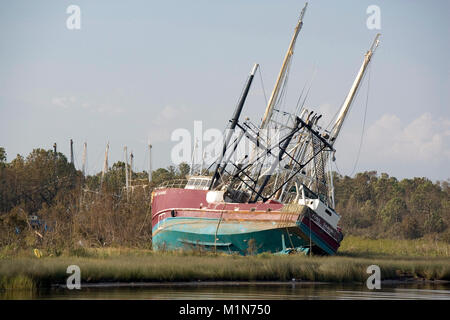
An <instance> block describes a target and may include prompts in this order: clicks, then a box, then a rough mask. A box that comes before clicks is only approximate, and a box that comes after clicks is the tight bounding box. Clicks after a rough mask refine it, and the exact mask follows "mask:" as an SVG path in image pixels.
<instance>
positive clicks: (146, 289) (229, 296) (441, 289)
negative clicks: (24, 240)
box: [0, 282, 450, 300]
mask: <svg viewBox="0 0 450 320" xmlns="http://www.w3.org/2000/svg"><path fill="white" fill-rule="evenodd" d="M0 299H133V300H177V299H201V300H206V299H221V300H241V299H243V300H245V299H251V300H255V299H263V300H265V299H270V300H278V299H282V300H299V299H332V300H335V299H350V300H355V299H357V300H365V299H381V300H404V299H414V300H421V299H430V300H450V283H440V284H436V283H400V284H398V283H397V284H382V286H381V289H380V290H369V289H367V288H366V287H365V285H355V284H353V285H348V284H346V285H340V284H323V283H300V282H288V283H280V282H272V283H242V282H232V283H223V282H216V283H171V284H154V283H152V284H150V283H147V284H115V285H114V286H112V285H108V284H100V285H95V286H89V287H86V286H82V288H81V290H68V289H66V288H51V289H41V290H37V291H34V292H33V291H29V290H3V291H0Z"/></svg>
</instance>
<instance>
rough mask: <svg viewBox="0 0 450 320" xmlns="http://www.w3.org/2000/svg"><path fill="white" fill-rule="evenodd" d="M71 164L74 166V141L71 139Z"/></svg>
mask: <svg viewBox="0 0 450 320" xmlns="http://www.w3.org/2000/svg"><path fill="white" fill-rule="evenodd" d="M70 163H71V164H72V165H73V140H72V139H70Z"/></svg>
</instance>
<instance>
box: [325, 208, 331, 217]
mask: <svg viewBox="0 0 450 320" xmlns="http://www.w3.org/2000/svg"><path fill="white" fill-rule="evenodd" d="M325 212H326V213H327V215H329V216H330V217H331V212H330V210H328V209H325Z"/></svg>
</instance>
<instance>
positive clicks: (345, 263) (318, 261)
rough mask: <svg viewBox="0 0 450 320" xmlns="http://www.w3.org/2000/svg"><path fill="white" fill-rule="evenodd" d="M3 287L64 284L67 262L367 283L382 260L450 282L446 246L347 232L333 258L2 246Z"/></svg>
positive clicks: (138, 275)
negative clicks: (370, 269) (58, 250)
mask: <svg viewBox="0 0 450 320" xmlns="http://www.w3.org/2000/svg"><path fill="white" fill-rule="evenodd" d="M0 257H1V258H0V289H7V288H8V289H35V288H41V287H49V286H51V285H52V284H63V285H64V284H65V282H66V279H67V277H68V274H67V273H66V270H67V267H68V266H69V265H73V264H75V265H78V266H79V267H80V269H81V280H82V283H98V282H167V281H290V280H292V279H296V280H298V281H321V282H340V283H342V282H358V283H362V282H364V281H366V279H367V277H368V274H367V273H366V270H367V267H368V266H370V265H372V264H375V265H378V266H380V268H381V274H382V279H383V280H388V279H393V280H399V279H400V280H402V279H427V280H450V258H449V255H448V245H447V244H445V243H437V242H432V241H429V240H428V241H426V240H417V241H405V242H402V241H398V240H385V239H382V240H368V239H362V238H357V237H347V238H346V239H345V240H344V241H343V243H342V246H341V249H340V251H339V254H338V255H337V256H333V257H320V256H313V257H309V256H305V255H303V254H293V255H273V254H269V253H262V254H258V255H248V256H240V255H228V254H214V253H211V252H208V251H205V250H178V251H158V252H155V251H152V250H149V249H133V248H113V247H107V248H81V247H80V248H77V249H70V250H61V254H60V255H58V256H54V255H51V254H49V253H48V252H44V254H43V257H42V258H37V257H36V256H35V255H34V254H33V251H32V250H23V251H17V250H12V249H11V248H6V249H5V248H3V249H2V250H0Z"/></svg>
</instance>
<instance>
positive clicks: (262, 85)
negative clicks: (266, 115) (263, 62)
mask: <svg viewBox="0 0 450 320" xmlns="http://www.w3.org/2000/svg"><path fill="white" fill-rule="evenodd" d="M258 72H259V78H260V79H261V87H262V91H263V94H264V100H266V106H267V103H268V101H267V95H266V89H265V88H264V81H263V77H262V74H261V66H259V68H258Z"/></svg>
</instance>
